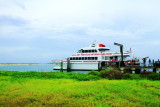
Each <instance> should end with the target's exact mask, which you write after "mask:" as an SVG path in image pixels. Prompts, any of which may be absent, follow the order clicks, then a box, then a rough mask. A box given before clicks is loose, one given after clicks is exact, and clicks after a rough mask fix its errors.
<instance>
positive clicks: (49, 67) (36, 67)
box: [0, 64, 89, 73]
mask: <svg viewBox="0 0 160 107" xmlns="http://www.w3.org/2000/svg"><path fill="white" fill-rule="evenodd" d="M54 66H55V65H54V64H31V65H29V64H28V65H0V70H7V71H37V72H40V71H42V72H50V71H52V72H60V71H59V70H53V67H54ZM64 72H67V71H64ZM70 72H74V73H87V72H89V71H70Z"/></svg>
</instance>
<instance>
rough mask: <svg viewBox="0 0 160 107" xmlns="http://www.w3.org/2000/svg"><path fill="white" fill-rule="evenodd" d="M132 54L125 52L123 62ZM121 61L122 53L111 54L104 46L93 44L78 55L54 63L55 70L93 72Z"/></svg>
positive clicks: (81, 50)
mask: <svg viewBox="0 0 160 107" xmlns="http://www.w3.org/2000/svg"><path fill="white" fill-rule="evenodd" d="M129 56H130V52H129V51H127V52H123V60H124V61H125V60H127V57H129ZM113 61H121V53H120V52H111V51H110V48H109V47H107V46H106V45H104V44H95V43H92V44H91V45H90V46H88V47H85V48H81V49H79V50H78V52H77V53H76V54H73V55H71V56H70V57H68V58H67V59H65V60H60V61H54V62H55V64H56V66H55V67H54V68H53V69H54V70H75V71H79V70H80V71H91V70H99V69H100V68H102V67H103V66H105V65H106V64H107V63H108V62H113Z"/></svg>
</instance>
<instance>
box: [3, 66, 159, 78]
mask: <svg viewBox="0 0 160 107" xmlns="http://www.w3.org/2000/svg"><path fill="white" fill-rule="evenodd" d="M0 75H3V76H12V77H15V78H27V77H28V78H48V79H76V80H78V81H90V80H99V79H109V80H113V79H127V80H128V79H148V80H160V73H141V74H129V73H121V72H120V71H119V70H117V69H115V68H108V69H106V70H102V71H101V72H99V71H90V72H88V73H71V72H65V73H63V72H34V71H29V72H19V71H0Z"/></svg>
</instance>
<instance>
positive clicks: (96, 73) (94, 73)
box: [88, 71, 100, 76]
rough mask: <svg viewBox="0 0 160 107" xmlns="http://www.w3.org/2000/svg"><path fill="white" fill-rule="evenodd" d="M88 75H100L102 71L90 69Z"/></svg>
mask: <svg viewBox="0 0 160 107" xmlns="http://www.w3.org/2000/svg"><path fill="white" fill-rule="evenodd" d="M88 75H94V76H100V72H99V71H90V72H88Z"/></svg>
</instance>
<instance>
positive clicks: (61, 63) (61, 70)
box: [60, 61, 63, 72]
mask: <svg viewBox="0 0 160 107" xmlns="http://www.w3.org/2000/svg"><path fill="white" fill-rule="evenodd" d="M60 65H61V69H60V72H63V61H61V62H60Z"/></svg>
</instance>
